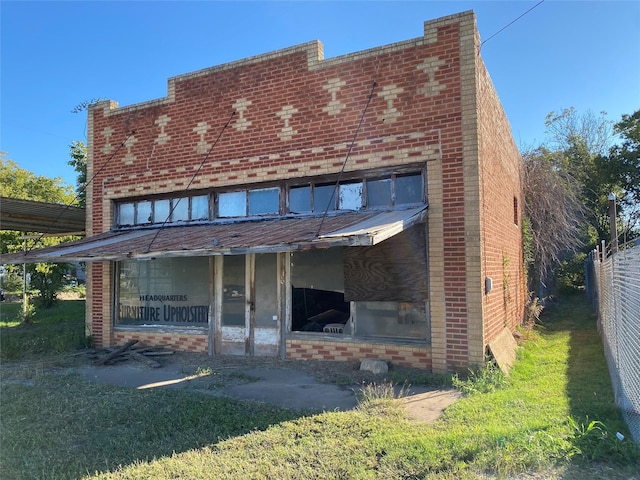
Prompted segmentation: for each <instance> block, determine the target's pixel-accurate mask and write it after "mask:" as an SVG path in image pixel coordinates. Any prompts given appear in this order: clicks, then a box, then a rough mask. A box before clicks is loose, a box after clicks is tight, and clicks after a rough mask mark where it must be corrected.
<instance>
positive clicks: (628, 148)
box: [600, 110, 640, 238]
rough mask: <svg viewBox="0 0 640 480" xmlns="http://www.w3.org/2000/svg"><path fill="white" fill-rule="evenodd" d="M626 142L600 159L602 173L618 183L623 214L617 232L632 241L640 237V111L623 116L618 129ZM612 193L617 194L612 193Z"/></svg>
mask: <svg viewBox="0 0 640 480" xmlns="http://www.w3.org/2000/svg"><path fill="white" fill-rule="evenodd" d="M614 131H615V133H616V134H618V135H619V136H620V138H621V140H622V143H620V144H619V145H614V146H613V147H612V148H611V149H610V151H609V155H608V156H607V157H605V158H602V159H600V160H601V161H602V167H601V168H602V169H603V170H605V171H607V172H609V175H610V176H611V179H610V182H611V183H612V184H615V183H617V185H616V186H617V187H618V189H619V190H620V193H619V195H618V200H619V201H618V205H619V208H620V211H619V214H620V219H621V220H622V222H621V225H622V228H621V229H620V230H619V231H618V232H617V233H618V234H621V235H622V236H623V238H624V237H627V238H630V237H633V236H637V235H639V234H640V110H636V111H635V112H634V113H633V114H632V115H627V114H625V115H622V119H621V120H620V121H619V122H618V123H616V124H615V125H614ZM612 191H614V190H613V189H612Z"/></svg>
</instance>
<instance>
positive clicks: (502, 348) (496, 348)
mask: <svg viewBox="0 0 640 480" xmlns="http://www.w3.org/2000/svg"><path fill="white" fill-rule="evenodd" d="M517 348H518V344H517V342H516V339H515V338H513V334H512V333H511V332H510V331H509V329H508V328H504V329H503V330H502V331H501V332H500V333H499V334H498V336H497V337H496V338H494V339H493V340H492V341H491V342H490V343H489V351H490V352H491V355H493V358H494V359H495V361H496V363H497V364H498V367H499V368H500V370H502V371H503V372H504V373H509V370H511V367H513V364H514V363H515V361H516V350H517Z"/></svg>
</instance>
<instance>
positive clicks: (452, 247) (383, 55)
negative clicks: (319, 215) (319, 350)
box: [87, 12, 519, 370]
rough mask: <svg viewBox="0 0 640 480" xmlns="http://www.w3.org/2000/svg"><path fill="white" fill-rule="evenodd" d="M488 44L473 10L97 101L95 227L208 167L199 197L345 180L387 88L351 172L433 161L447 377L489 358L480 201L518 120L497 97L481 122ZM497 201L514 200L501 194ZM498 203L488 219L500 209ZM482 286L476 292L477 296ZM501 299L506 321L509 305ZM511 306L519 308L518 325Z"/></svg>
mask: <svg viewBox="0 0 640 480" xmlns="http://www.w3.org/2000/svg"><path fill="white" fill-rule="evenodd" d="M476 36H477V32H476V31H475V19H474V16H473V14H471V13H469V12H467V13H465V14H460V15H454V16H451V17H445V18H443V19H438V20H435V21H431V22H427V23H425V28H424V36H423V37H420V38H417V39H415V40H408V41H406V42H400V43H397V44H392V45H388V46H384V47H380V48H376V49H372V50H368V51H364V52H357V53H354V54H350V55H345V56H342V57H338V58H334V59H329V60H324V59H323V58H322V46H321V44H319V43H316V42H311V43H308V44H304V45H300V46H297V47H292V48H289V49H285V50H281V51H277V52H273V53H270V54H267V55H261V56H258V57H253V58H249V59H244V60H240V61H237V62H233V63H230V64H226V65H222V66H218V67H213V68H210V69H206V70H202V71H199V72H194V73H191V74H188V75H182V76H179V77H175V78H172V79H170V80H169V87H168V96H167V97H166V98H163V99H159V100H154V101H150V102H147V103H143V104H139V105H133V106H130V107H126V108H117V104H115V103H114V102H102V103H100V104H98V105H96V106H94V107H93V108H91V109H90V111H89V142H88V143H89V145H88V147H89V159H88V160H89V173H90V176H95V178H94V180H93V182H92V183H91V184H90V191H89V193H88V212H89V221H88V222H89V224H88V226H87V227H88V232H92V233H100V232H102V231H105V230H108V229H110V228H111V227H112V211H113V207H112V202H113V201H115V200H118V199H122V198H134V197H136V196H146V195H150V194H156V193H157V194H161V193H168V192H180V191H182V190H184V189H185V188H186V187H187V185H188V184H189V182H190V181H191V180H192V177H193V175H194V173H195V172H196V171H198V175H197V176H196V177H195V179H194V180H193V183H192V184H191V186H190V190H195V189H210V188H216V187H225V186H229V185H234V184H248V183H256V182H264V181H276V180H286V179H292V178H298V177H303V176H313V175H323V174H332V173H334V174H335V173H338V172H339V171H340V169H341V167H342V164H343V161H344V159H345V156H346V154H347V150H348V148H349V144H350V142H351V140H352V139H353V136H354V133H355V130H356V127H357V125H358V123H359V122H360V118H361V116H362V113H363V111H364V109H365V105H367V102H368V99H369V95H370V93H371V92H372V85H373V84H374V82H376V87H375V89H374V90H373V94H372V96H371V99H370V103H369V107H368V110H367V112H366V115H365V117H364V119H363V122H362V127H361V130H360V132H359V134H358V137H357V142H356V144H355V146H354V148H353V150H352V151H351V154H350V157H349V162H348V163H347V165H346V170H347V171H355V170H361V169H372V168H379V167H392V166H394V165H405V164H410V163H415V164H416V165H420V164H422V165H424V164H425V163H426V164H427V172H428V173H427V175H428V177H429V178H428V183H429V192H428V195H429V211H430V213H429V220H428V229H429V236H430V239H429V242H430V244H429V255H430V258H429V264H430V265H429V276H430V299H429V302H430V309H431V320H432V324H433V326H434V327H433V329H432V332H431V333H432V335H431V337H432V344H433V364H434V369H436V370H443V369H450V368H457V367H463V366H465V365H467V364H469V363H470V362H472V361H473V360H477V359H478V358H481V354H480V355H479V354H478V352H479V351H480V352H481V351H482V349H483V346H484V343H483V335H484V334H483V321H482V315H483V312H482V309H483V305H482V302H483V301H484V299H483V297H482V296H481V294H480V290H478V289H479V288H481V287H480V284H481V283H482V278H481V275H482V273H483V272H481V270H480V265H479V263H480V260H479V259H480V245H479V243H480V242H479V237H480V233H479V230H478V231H476V230H477V229H479V225H480V223H479V217H480V215H481V213H480V210H479V208H480V207H479V206H478V202H475V203H473V202H471V203H472V204H471V206H470V202H469V199H468V195H469V194H470V193H471V194H472V195H478V196H479V195H480V193H479V192H480V182H479V178H478V173H477V170H478V169H479V168H478V165H479V164H480V162H479V155H481V156H482V158H485V157H487V158H488V157H491V156H492V155H493V154H492V153H491V152H497V153H498V154H499V153H500V152H501V149H504V148H505V147H504V146H501V145H500V143H501V142H503V143H504V142H505V141H507V140H508V138H507V137H508V125H506V123H505V122H504V120H495V121H494V120H492V118H491V117H492V114H493V113H494V112H493V110H492V109H493V108H494V107H492V106H491V105H493V103H492V102H494V100H493V99H492V100H491V102H490V105H488V106H486V107H485V106H483V107H482V109H481V111H480V114H479V115H478V118H477V119H476V110H477V109H478V108H479V107H478V105H477V103H476V102H477V98H482V94H478V95H476V94H477V93H478V92H476V88H477V82H476V78H477V77H476V74H477V72H476V68H475V63H474V62H475V59H476V56H477V49H476V45H475V43H474V38H472V37H476ZM470 38H471V41H470ZM487 78H488V77H487ZM123 81H124V80H123ZM482 88H484V87H482ZM233 111H235V112H236V113H235V115H234V116H233V118H232V119H231V121H230V123H229V125H228V127H227V128H226V130H225V131H224V133H223V134H222V136H220V133H221V132H222V130H223V128H224V125H225V124H226V123H227V121H228V120H229V118H230V117H231V114H232V112H233ZM469 119H471V120H469ZM483 122H484V123H487V125H484V123H483ZM492 122H493V123H492ZM495 122H498V123H495ZM501 122H502V123H501ZM479 124H483V127H482V128H479V127H478V125H479ZM480 131H482V132H484V133H483V135H485V136H487V137H489V136H492V135H493V136H495V137H496V138H492V139H485V140H486V142H485V143H486V145H484V146H483V147H482V150H481V151H480V150H478V148H477V145H476V144H477V142H478V136H479V135H480V133H479V132H480ZM219 136H220V139H219V141H218V143H217V144H216V145H215V148H213V149H211V147H212V145H214V143H215V142H216V141H217V139H218V137H219ZM509 138H510V137H509ZM472 144H473V145H472ZM470 145H472V148H470ZM506 148H507V150H508V152H507V153H508V154H509V155H511V153H512V152H511V151H510V147H506ZM209 152H210V153H209ZM205 159H206V161H204V160H205ZM203 161H204V162H203ZM470 166H472V167H473V168H471V169H470ZM474 166H475V167H474ZM487 168H489V167H487ZM491 168H493V167H491ZM496 168H499V167H496ZM509 195H512V193H509ZM485 200H486V201H487V202H490V203H492V202H494V201H497V202H499V203H500V202H502V201H503V199H502V198H497V197H493V196H491V195H487V196H486V198H485ZM487 202H485V203H486V207H485V208H483V210H482V214H486V213H487V212H489V213H492V214H493V213H496V211H494V209H493V208H492V207H491V206H490V205H489V203H487ZM510 202H511V203H510V205H511V207H510V208H511V210H512V208H513V207H512V199H511V201H510ZM500 205H502V203H500ZM501 208H502V207H501V206H499V207H498V209H501ZM470 219H471V221H470ZM500 222H503V218H502V217H499V218H495V219H494V218H491V219H490V220H489V221H488V223H487V225H486V231H487V232H488V233H489V234H491V232H492V231H493V228H494V227H495V226H496V225H498V224H499V223H500ZM476 226H477V228H476ZM491 235H493V234H491ZM493 238H494V237H493V236H492V237H491V240H490V241H489V242H488V244H487V246H486V248H487V250H486V252H487V253H488V254H489V255H488V256H487V258H489V257H490V262H489V261H488V263H487V265H489V264H490V265H491V267H490V268H487V269H486V271H487V273H488V274H491V275H492V276H494V282H495V281H496V279H497V280H498V282H496V283H499V281H500V278H499V277H497V273H496V271H495V265H494V264H495V257H496V253H495V252H496V251H498V250H500V251H502V246H501V245H502V243H501V242H502V240H500V241H499V242H497V243H496V242H495V241H494V239H493ZM515 238H516V235H513V236H512V237H509V238H506V237H505V238H504V242H507V243H508V242H510V241H511V240H512V239H515ZM505 248H506V250H505V251H506V252H507V254H508V255H509V257H510V259H511V265H512V266H513V265H516V264H518V263H519V262H518V261H517V259H516V256H517V252H515V251H512V249H511V247H508V248H507V247H505ZM476 250H477V252H476ZM469 252H471V253H469ZM491 262H492V263H491ZM476 264H477V265H478V268H475V267H474V268H470V265H472V266H475V265H476ZM94 268H99V267H94ZM483 268H484V267H483ZM498 273H499V272H498ZM515 275H516V274H515V272H514V273H513V277H512V278H515ZM91 281H92V285H91V287H92V288H91V291H92V294H93V295H95V297H94V300H93V307H92V312H91V319H90V322H92V326H91V328H92V331H93V334H94V336H95V337H96V338H98V337H100V338H102V336H103V335H104V336H106V337H107V340H105V341H106V342H108V341H109V340H108V338H109V336H110V328H111V327H110V325H111V316H112V312H111V306H110V305H111V304H112V302H107V303H103V307H102V308H101V307H100V306H99V305H100V302H101V300H100V299H101V298H102V299H104V300H109V299H110V298H111V297H110V296H111V295H112V294H111V293H110V290H111V288H112V285H111V282H110V281H108V280H107V279H105V276H104V275H93V276H92V280H91ZM470 288H472V289H475V290H474V292H476V293H477V295H475V294H474V295H471V296H470V295H469V292H470ZM100 292H102V293H101V295H102V296H100ZM488 298H489V301H488V302H487V305H486V308H487V312H488V313H489V315H490V318H491V319H492V322H493V319H494V317H496V309H497V306H496V305H497V304H496V301H497V300H496V301H494V300H493V297H492V296H490V297H488ZM514 301H515V300H514ZM498 306H499V305H498ZM512 310H513V308H512V307H511V304H509V305H508V308H507V311H508V312H509V315H508V318H509V322H511V321H512V317H514V314H513V312H512ZM470 312H472V314H470ZM474 322H475V323H474ZM494 323H495V322H494ZM494 323H492V324H491V332H490V333H489V334H488V335H486V337H487V338H489V337H490V336H491V335H493V330H494ZM470 325H471V327H472V328H470ZM293 346H294V345H293V344H292V348H293ZM470 352H471V353H470ZM365 353H366V352H365ZM292 354H294V353H292ZM296 355H297V353H296ZM331 355H332V354H331ZM429 358H430V359H431V357H429ZM430 361H431V360H430ZM411 362H413V360H411Z"/></svg>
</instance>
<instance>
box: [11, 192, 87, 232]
mask: <svg viewBox="0 0 640 480" xmlns="http://www.w3.org/2000/svg"><path fill="white" fill-rule="evenodd" d="M0 230H16V231H19V232H38V233H47V234H58V235H69V234H72V233H73V234H75V235H84V232H85V209H84V208H80V207H72V206H66V205H59V204H56V203H47V202H38V201H35V200H22V199H17V198H8V197H0Z"/></svg>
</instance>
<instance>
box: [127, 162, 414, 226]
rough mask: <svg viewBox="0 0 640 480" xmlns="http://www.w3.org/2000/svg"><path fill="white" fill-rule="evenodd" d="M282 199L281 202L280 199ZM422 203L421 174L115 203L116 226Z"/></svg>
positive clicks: (355, 209)
mask: <svg viewBox="0 0 640 480" xmlns="http://www.w3.org/2000/svg"><path fill="white" fill-rule="evenodd" d="M281 198H282V199H283V201H281ZM424 202H425V193H424V180H423V175H422V173H421V172H418V173H409V174H402V175H400V174H397V175H396V174H393V175H386V176H381V177H379V178H375V177H374V178H364V179H349V180H345V181H343V182H340V183H338V184H336V183H335V182H333V183H325V182H307V183H304V184H289V185H280V186H272V187H266V188H254V189H242V190H232V191H223V192H214V193H211V194H206V195H194V196H185V197H174V198H160V199H153V200H147V199H145V200H138V201H132V202H123V203H119V204H118V205H117V209H116V212H117V219H116V223H117V225H118V226H120V227H129V226H138V225H153V224H162V223H177V222H193V221H208V220H215V219H230V218H243V217H256V216H277V215H287V214H311V213H313V214H320V213H324V212H335V211H340V210H349V211H358V210H363V209H385V208H393V207H397V206H402V205H411V204H421V203H424Z"/></svg>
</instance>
